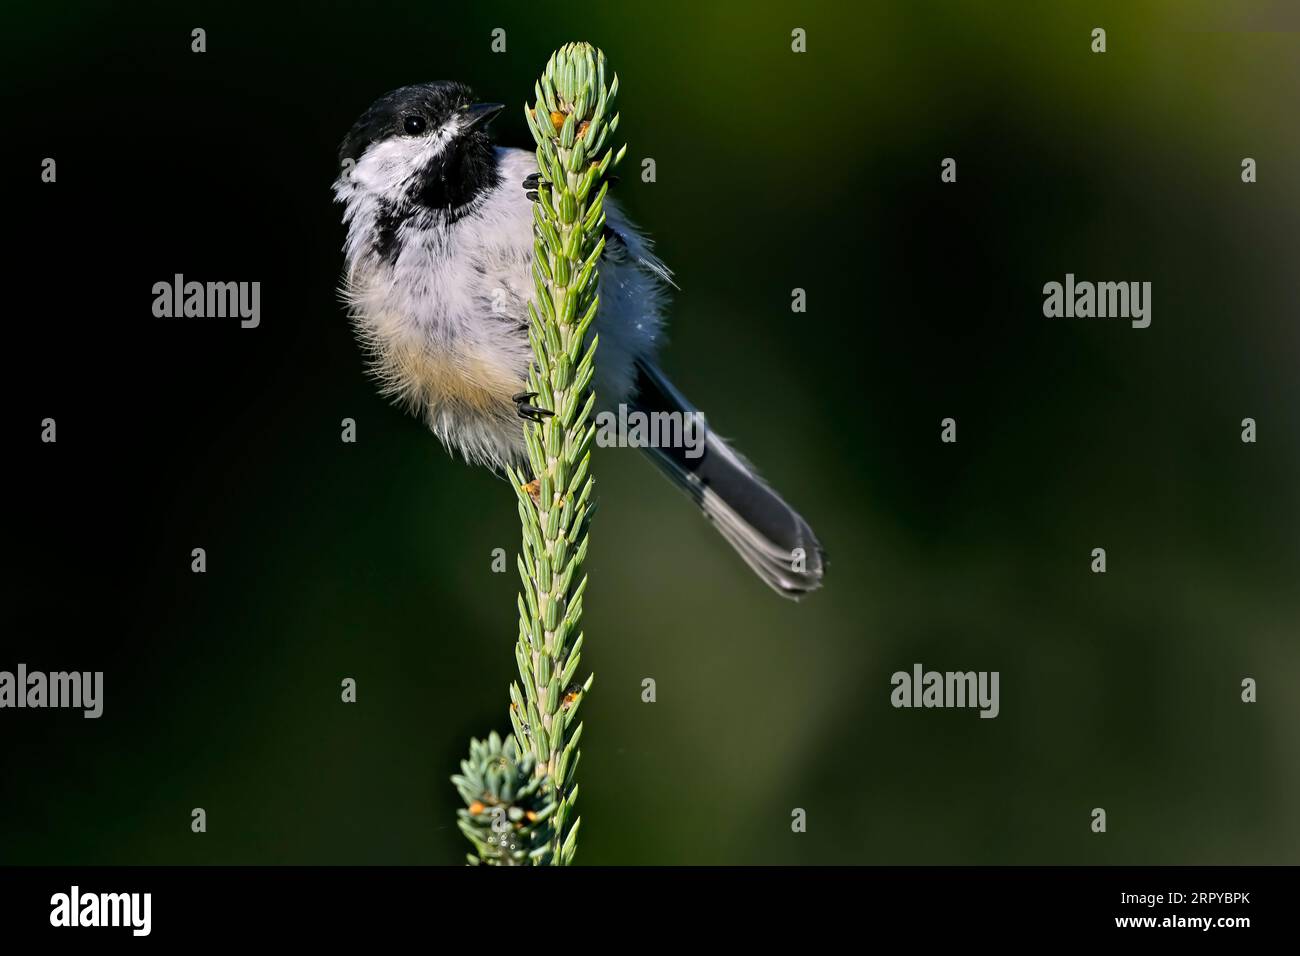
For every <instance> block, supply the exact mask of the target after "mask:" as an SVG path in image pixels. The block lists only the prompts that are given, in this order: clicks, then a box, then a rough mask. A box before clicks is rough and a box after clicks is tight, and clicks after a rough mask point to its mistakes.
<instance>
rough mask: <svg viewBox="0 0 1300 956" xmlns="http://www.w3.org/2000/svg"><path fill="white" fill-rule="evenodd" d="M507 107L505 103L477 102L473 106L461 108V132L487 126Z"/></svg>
mask: <svg viewBox="0 0 1300 956" xmlns="http://www.w3.org/2000/svg"><path fill="white" fill-rule="evenodd" d="M505 108H506V105H505V104H504V103H475V104H474V105H473V106H466V107H465V108H464V109H463V110H461V116H462V117H463V118H462V120H461V123H460V128H461V132H465V133H467V132H469V131H470V130H474V129H478V128H479V127H480V126H487V124H488V123H490V122H492V117H494V116H496V115H497V114H498V113H500V112H501V111H502V110H503V109H505Z"/></svg>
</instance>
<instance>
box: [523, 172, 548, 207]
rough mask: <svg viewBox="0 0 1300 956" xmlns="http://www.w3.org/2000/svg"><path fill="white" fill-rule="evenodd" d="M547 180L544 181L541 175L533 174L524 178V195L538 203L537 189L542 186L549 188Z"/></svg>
mask: <svg viewBox="0 0 1300 956" xmlns="http://www.w3.org/2000/svg"><path fill="white" fill-rule="evenodd" d="M549 185H550V183H548V182H547V181H546V180H544V179H542V174H541V173H532V174H531V175H529V176H526V177H524V195H525V196H527V197H528V199H529V200H531V201H532V202H537V189H538V187H540V186H549Z"/></svg>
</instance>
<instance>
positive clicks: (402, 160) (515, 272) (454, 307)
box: [334, 82, 825, 598]
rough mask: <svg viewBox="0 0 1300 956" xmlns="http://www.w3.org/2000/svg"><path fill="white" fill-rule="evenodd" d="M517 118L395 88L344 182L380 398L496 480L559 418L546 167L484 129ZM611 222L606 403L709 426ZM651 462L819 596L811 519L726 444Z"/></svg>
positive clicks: (374, 112)
mask: <svg viewBox="0 0 1300 956" xmlns="http://www.w3.org/2000/svg"><path fill="white" fill-rule="evenodd" d="M501 109H502V107H501V106H499V105H496V104H485V103H475V102H474V101H473V98H472V96H471V94H470V91H469V89H468V88H467V87H466V86H464V85H463V84H460V83H449V82H441V83H421V84H418V85H415V86H407V87H403V88H402V89H400V90H395V91H393V92H392V93H389V94H387V95H386V96H382V97H380V98H379V99H378V100H376V101H375V103H374V104H373V105H372V106H371V107H370V108H369V109H368V110H366V112H365V113H364V114H362V116H361V118H360V119H358V120H357V122H356V123H355V125H353V127H352V129H351V131H350V132H349V133H348V135H347V138H346V139H344V141H343V145H342V147H341V148H340V157H339V158H340V161H341V172H340V175H339V177H338V179H337V180H336V181H335V183H334V196H335V199H336V201H338V202H340V203H342V204H343V206H344V213H343V221H344V223H345V224H346V226H347V240H346V243H345V247H344V251H345V255H346V260H347V267H346V271H345V274H344V280H343V286H342V290H343V296H344V298H345V301H346V302H347V305H348V307H349V310H350V313H351V316H352V321H353V324H354V326H355V328H356V331H357V335H358V336H359V338H360V340H361V342H362V343H363V345H364V347H365V349H366V351H367V352H368V355H369V358H370V364H371V369H372V371H373V373H374V375H375V376H376V378H377V379H378V381H379V383H380V386H381V389H382V391H383V392H384V394H386V395H389V396H392V397H394V398H395V399H397V400H398V401H399V402H400V403H401V404H403V405H405V406H406V407H408V408H409V409H410V410H411V411H412V412H414V413H417V414H418V415H420V416H421V417H422V418H424V419H425V420H426V421H427V422H428V424H429V427H430V428H431V429H432V430H433V432H434V434H435V435H437V436H438V437H439V438H440V439H442V441H443V443H444V444H445V445H446V446H447V447H448V448H449V449H453V450H456V451H459V452H460V453H461V454H462V455H463V456H464V457H465V459H466V460H467V461H470V462H472V463H481V464H486V465H489V466H491V467H493V468H495V469H496V470H497V471H500V470H501V469H502V466H503V465H504V464H506V463H510V464H515V465H519V464H521V463H523V462H524V461H526V455H525V451H524V442H523V431H522V426H521V422H520V417H521V416H523V417H530V416H536V415H537V414H544V413H545V410H539V409H537V408H534V407H533V406H532V405H531V404H529V403H528V399H529V397H530V396H528V395H527V394H525V393H524V389H525V388H526V384H525V383H526V381H527V373H528V367H529V363H530V362H531V361H532V350H531V348H530V346H529V342H528V322H529V318H528V307H527V303H528V301H529V299H530V297H531V296H532V294H533V277H532V272H531V263H532V258H533V210H532V202H533V200H535V199H536V193H535V192H533V190H536V188H537V163H536V159H535V157H534V154H533V153H531V152H528V151H525V150H522V149H505V148H496V147H494V146H493V145H492V143H491V141H490V140H489V138H488V135H487V132H486V127H487V125H488V123H489V122H490V120H491V119H492V117H493V116H495V115H496V114H497V113H498V112H500V110H501ZM605 215H606V220H607V226H606V234H605V239H606V243H605V251H604V254H603V260H602V262H601V265H600V272H599V275H600V281H599V295H600V311H599V313H598V315H597V317H596V320H595V323H594V327H595V329H596V331H597V332H599V334H600V347H599V350H598V352H597V355H596V379H595V389H596V399H597V402H598V407H599V408H602V409H606V410H613V409H618V408H619V407H620V406H624V409H623V411H624V413H627V410H629V409H630V410H631V411H633V412H636V411H639V412H641V413H643V414H644V415H654V414H655V413H663V412H675V413H677V414H678V415H681V416H692V417H702V416H699V413H698V411H697V410H696V409H695V407H694V406H692V405H691V404H690V403H689V402H687V401H686V399H685V398H683V397H682V395H681V394H680V393H679V392H678V391H677V389H676V388H674V387H673V385H672V384H671V383H670V382H669V381H668V380H667V378H665V377H664V375H663V373H662V372H660V371H659V369H658V368H657V367H656V365H655V362H654V355H655V352H656V350H657V347H658V343H659V338H660V329H661V327H662V325H663V311H664V307H665V304H666V298H667V296H666V292H667V289H668V286H669V285H671V282H672V280H671V274H670V273H669V271H668V270H667V268H665V266H664V265H663V263H661V262H660V261H659V260H658V259H657V258H656V257H655V256H654V255H653V253H652V252H651V251H650V242H649V241H648V240H647V239H646V238H644V237H643V236H642V235H641V234H640V232H639V231H638V230H637V229H636V227H635V226H633V225H632V224H631V223H630V222H629V221H628V220H627V218H626V217H625V216H624V215H623V214H622V212H621V211H620V210H619V208H618V206H617V204H615V203H614V202H612V201H610V200H609V199H606V201H605ZM625 420H626V419H625ZM670 444H671V443H670ZM645 450H646V451H647V452H649V453H650V455H651V457H652V458H653V460H654V461H655V462H656V463H657V464H658V465H659V467H660V468H661V469H662V470H663V471H664V473H665V474H666V475H668V477H669V478H671V479H672V480H673V481H674V482H675V483H676V484H678V485H679V486H680V487H681V488H683V489H684V490H685V491H686V492H687V493H688V494H689V495H690V496H691V497H692V498H693V499H694V500H695V501H696V503H697V504H698V505H699V506H700V508H701V509H702V510H703V512H704V514H705V516H707V517H708V518H709V519H710V520H711V521H713V522H714V524H716V525H717V527H718V530H720V531H721V532H722V534H723V536H724V537H725V538H726V539H727V541H729V542H730V543H731V545H732V546H733V547H734V548H735V549H736V550H737V551H738V552H739V553H740V556H741V557H742V558H744V559H745V561H746V563H748V564H749V566H750V567H751V568H753V570H754V571H755V572H756V573H757V574H758V576H759V577H760V578H762V579H763V581H765V582H766V583H767V584H768V585H769V586H771V587H772V588H773V589H775V590H776V591H777V592H778V593H780V594H782V595H784V596H786V597H794V598H797V597H799V596H801V595H803V594H805V593H807V592H808V591H812V590H814V589H816V588H818V587H820V586H821V583H822V575H823V573H824V568H825V557H824V555H823V552H822V549H821V545H820V544H819V543H818V541H817V537H816V536H815V535H814V534H813V531H812V529H811V528H810V527H809V526H808V523H807V522H806V521H804V519H803V518H802V517H800V516H799V514H798V513H797V512H796V511H795V510H794V509H793V508H791V507H790V506H789V505H788V504H786V503H785V501H783V500H782V499H781V497H780V496H779V495H778V494H777V493H776V492H775V491H774V490H773V489H772V488H771V487H769V486H768V485H767V484H766V483H765V482H764V481H763V480H762V479H761V478H759V477H758V475H757V473H756V472H755V471H754V469H753V467H752V466H751V465H749V463H748V462H746V461H745V460H744V459H743V458H742V457H741V456H740V455H738V454H737V453H736V452H735V451H733V450H732V449H731V448H730V447H729V446H728V445H727V444H726V443H725V442H724V441H722V439H720V438H719V437H718V436H717V435H715V434H713V433H712V432H709V431H706V432H705V435H704V437H703V439H702V441H701V442H700V446H699V447H697V448H694V449H691V448H683V447H664V446H663V445H662V444H660V446H659V447H648V448H646V449H645Z"/></svg>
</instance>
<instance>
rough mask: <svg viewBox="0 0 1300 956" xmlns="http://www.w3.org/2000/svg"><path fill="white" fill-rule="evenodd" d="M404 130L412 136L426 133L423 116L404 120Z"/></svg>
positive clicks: (409, 117)
mask: <svg viewBox="0 0 1300 956" xmlns="http://www.w3.org/2000/svg"><path fill="white" fill-rule="evenodd" d="M402 129H404V130H406V132H407V134H408V135H410V136H419V135H420V134H421V133H423V132H424V117H423V116H408V117H406V118H405V119H404V120H402Z"/></svg>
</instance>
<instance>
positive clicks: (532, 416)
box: [510, 392, 555, 425]
mask: <svg viewBox="0 0 1300 956" xmlns="http://www.w3.org/2000/svg"><path fill="white" fill-rule="evenodd" d="M536 397H537V393H536V392H520V393H519V394H518V395H511V396H510V400H511V401H512V402H514V403H515V411H516V412H517V413H518V414H519V417H520V418H523V419H526V420H527V421H530V422H536V423H537V424H539V425H540V424H541V423H542V419H543V418H549V417H550V416H552V415H554V414H555V412H553V411H551V410H550V409H549V408H538V407H537V406H536V405H533V404H531V403H530V402H529V401H528V400H529V399H530V398H536Z"/></svg>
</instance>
